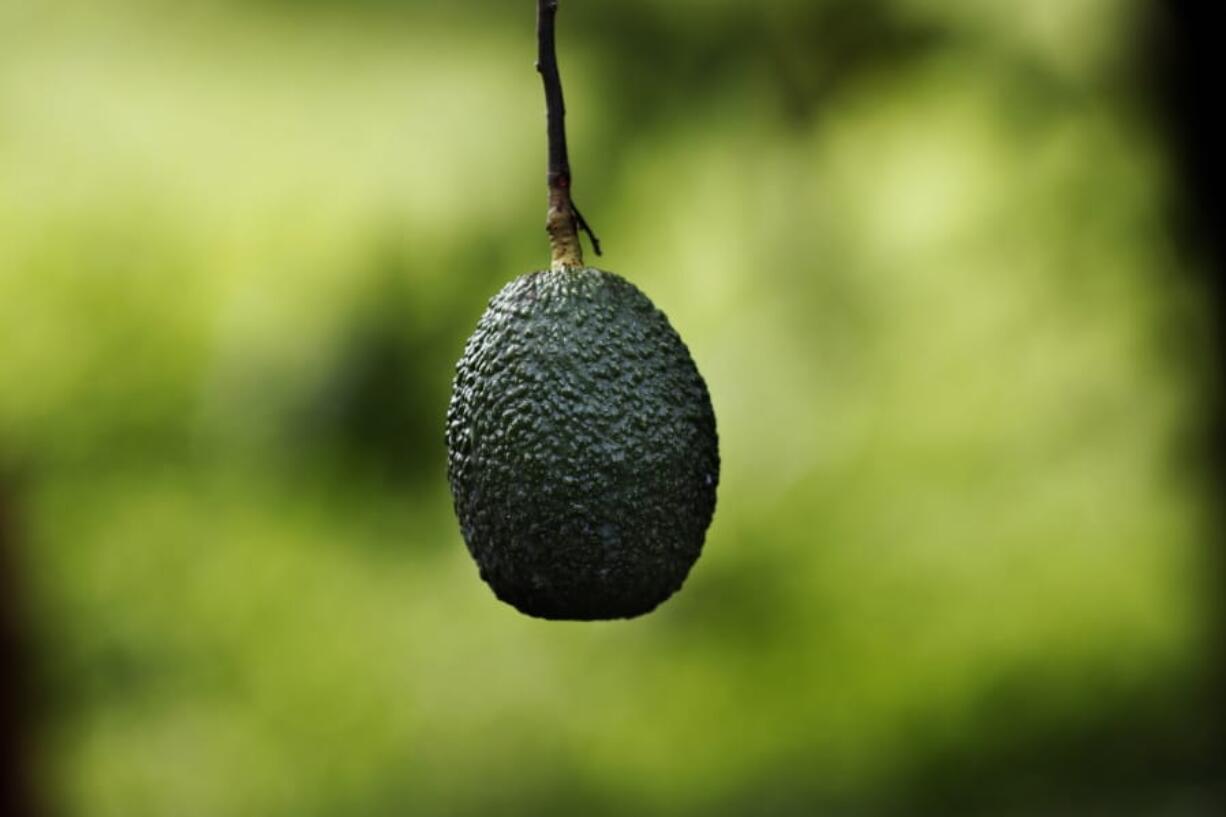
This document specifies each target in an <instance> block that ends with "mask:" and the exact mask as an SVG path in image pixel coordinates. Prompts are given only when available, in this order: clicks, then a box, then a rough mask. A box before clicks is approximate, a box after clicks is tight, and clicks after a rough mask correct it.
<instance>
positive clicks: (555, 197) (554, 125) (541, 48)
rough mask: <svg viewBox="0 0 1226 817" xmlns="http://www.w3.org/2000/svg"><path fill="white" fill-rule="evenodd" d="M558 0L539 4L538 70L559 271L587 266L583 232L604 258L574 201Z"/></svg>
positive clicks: (552, 235) (551, 231)
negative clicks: (557, 30) (557, 22)
mask: <svg viewBox="0 0 1226 817" xmlns="http://www.w3.org/2000/svg"><path fill="white" fill-rule="evenodd" d="M557 13H558V0H537V3H536V39H537V60H536V70H537V71H538V72H539V73H540V75H541V82H542V84H544V86H545V121H546V125H547V131H548V134H549V171H548V174H547V176H546V180H547V182H548V184H549V211H548V215H547V217H546V223H545V229H546V230H547V231H548V233H549V244H550V248H551V250H552V257H553V266H554V267H555V268H566V267H581V266H583V246H582V244H581V243H580V241H579V230H583V231H584V232H585V233H587V234H588V237H589V238H590V239H591V241H592V249H593V250H595V252H596V254H597V255H600V240H599V239H597V238H596V234H595V233H594V232H592V229H591V227H589V226H588V223H587V221H586V220H585V219H584V218H583V216H582V215H580V214H579V210H578V209H577V208H576V207H575V204H574V202H573V201H572V200H571V195H570V190H571V176H570V157H569V155H568V154H567V149H566V103H565V101H564V100H563V98H562V77H561V75H560V74H559V73H558V55H557V47H556V45H555V39H556V38H555V35H554V29H555V25H554V21H555V19H556V17H557Z"/></svg>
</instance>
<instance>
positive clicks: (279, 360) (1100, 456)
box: [0, 0, 1219, 817]
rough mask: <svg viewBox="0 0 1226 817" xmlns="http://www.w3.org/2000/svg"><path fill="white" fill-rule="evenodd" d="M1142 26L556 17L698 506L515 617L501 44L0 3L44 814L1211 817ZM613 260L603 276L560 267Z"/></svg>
mask: <svg viewBox="0 0 1226 817" xmlns="http://www.w3.org/2000/svg"><path fill="white" fill-rule="evenodd" d="M1147 20H1148V18H1147V5H1146V4H1144V3H1141V2H1134V0H1028V2H1026V3H1009V2H974V1H973V0H945V2H937V1H936V0H872V2H864V1H863V0H862V1H861V2H853V0H770V1H769V2H761V3H747V2H731V0H706V1H705V2H700V1H699V0H671V2H667V3H665V2H648V0H620V2H617V3H612V2H597V0H563V3H562V11H561V15H560V17H559V38H560V42H559V51H560V60H561V63H562V71H563V78H564V81H565V85H566V92H567V97H568V107H569V113H570V117H569V127H570V134H571V155H572V162H573V165H574V170H575V177H576V196H577V200H578V202H579V203H580V205H581V206H582V207H583V209H584V211H585V215H587V216H588V217H589V219H590V220H591V221H592V223H593V224H594V226H595V227H596V228H597V231H598V232H599V233H600V235H601V236H602V238H603V239H604V240H605V247H606V255H605V258H604V259H601V265H602V266H607V267H608V268H610V269H613V270H615V271H618V272H620V273H622V274H623V275H625V276H627V277H628V278H630V279H631V280H632V281H634V282H635V283H637V284H638V285H639V286H640V287H641V288H643V289H644V290H645V291H646V292H647V293H648V294H649V295H650V296H651V297H652V299H653V300H654V301H655V302H656V303H657V305H658V306H660V307H661V308H662V309H664V310H665V312H667V314H668V315H669V316H670V318H671V320H672V322H673V324H674V326H675V327H677V329H678V330H679V331H680V333H681V334H682V336H683V337H684V338H685V340H686V341H687V343H688V344H689V346H690V348H691V351H692V353H693V355H694V357H695V359H696V361H697V363H698V365H699V367H700V369H701V370H702V372H703V373H704V375H705V376H706V378H707V381H708V384H709V386H710V390H711V394H712V398H713V401H714V405H715V408H716V414H717V416H718V420H719V427H720V434H721V443H722V446H721V448H722V454H723V460H724V471H723V479H722V483H721V486H720V496H719V507H718V509H717V512H716V517H715V521H714V524H713V525H712V528H711V530H710V535H709V537H708V541H707V547H706V551H705V553H704V555H703V557H702V559H701V560H700V561H699V563H698V565H697V566H696V568H695V570H694V572H693V573H692V574H691V577H690V579H689V581H688V583H687V585H686V587H685V589H684V590H683V591H682V592H681V593H680V594H679V595H678V596H677V597H675V598H674V599H673V600H672V601H670V602H669V603H668V604H666V605H665V606H664V607H662V608H661V609H660V610H658V611H657V612H656V613H654V614H652V615H650V616H647V617H645V618H642V619H638V620H634V621H630V622H616V623H601V624H565V623H549V622H542V621H536V620H532V619H529V618H525V617H523V616H521V615H519V614H517V613H516V612H515V611H514V610H512V609H511V608H509V607H506V606H503V605H501V604H499V603H498V602H497V601H496V600H495V599H494V598H493V596H492V595H491V593H490V592H489V591H488V590H487V589H486V587H485V586H484V585H483V584H482V583H481V582H480V581H479V579H478V577H477V572H476V569H475V567H474V566H473V564H472V563H471V561H470V559H469V557H468V554H467V552H466V551H465V549H464V545H463V542H462V540H461V539H460V536H459V532H458V529H457V525H456V523H455V522H454V519H453V517H452V511H451V504H450V497H449V495H448V493H447V486H446V479H445V452H444V448H443V443H442V424H443V416H444V413H445V410H446V404H447V400H448V393H449V386H450V379H451V376H452V373H453V367H454V363H455V360H456V359H457V358H458V356H459V354H460V352H461V350H462V347H463V342H464V339H465V338H466V336H467V335H468V333H469V332H470V331H471V330H472V328H473V327H474V326H475V323H476V320H477V317H478V316H479V314H480V313H481V311H482V309H483V308H484V306H485V303H486V301H487V300H488V298H489V297H490V296H492V295H493V293H494V292H496V291H497V289H498V288H499V287H501V286H502V284H503V283H505V282H506V281H508V280H509V279H510V278H512V277H514V276H516V275H518V274H521V273H523V272H527V271H529V270H532V269H536V268H540V267H541V266H542V265H544V264H545V263H546V262H547V245H546V241H545V236H544V232H543V224H544V202H545V188H544V157H545V140H544V117H543V113H544V105H543V100H542V95H541V88H540V84H539V80H538V77H537V76H536V74H535V73H534V71H533V70H532V63H533V60H534V58H535V40H534V4H533V3H531V2H528V0H519V2H515V3H511V2H506V1H505V0H498V1H497V2H496V1H495V0H453V2H449V3H425V2H415V1H413V0H399V1H398V0H382V2H377V1H376V0H367V1H366V2H340V0H314V1H313V2H305V1H303V2H290V0H283V1H282V2H276V1H275V0H265V1H264V2H239V0H234V1H233V2H222V1H221V0H215V1H209V0H196V1H195V2H169V0H166V1H164V2H163V1H158V0H109V1H108V2H102V1H101V0H91V1H90V2H85V1H84V0H81V1H80V2H70V1H69V0H0V461H2V462H3V463H4V466H3V468H4V469H5V471H6V473H8V474H10V475H11V476H10V478H9V480H10V482H9V485H10V487H9V489H8V490H9V491H10V492H11V495H12V498H11V501H10V505H11V508H12V510H11V515H12V516H13V517H14V518H15V519H16V520H17V522H16V523H14V530H16V531H17V533H16V534H15V539H14V546H13V547H12V548H11V550H12V553H11V554H10V556H9V557H8V558H9V561H11V563H12V570H13V571H14V575H15V576H17V581H16V585H17V586H18V588H19V591H18V600H19V607H20V613H19V615H20V621H21V623H22V627H23V628H24V634H25V637H26V639H27V641H28V643H29V644H30V645H31V649H32V651H33V662H32V664H31V672H32V677H33V679H34V681H33V686H34V689H35V692H36V694H37V700H38V708H37V710H36V711H35V712H34V714H33V716H32V718H31V719H30V721H29V723H30V729H31V733H30V735H29V740H28V747H27V748H28V752H27V759H28V761H29V767H30V769H31V770H32V772H33V773H34V775H35V781H36V795H37V797H38V798H39V799H40V801H41V802H42V804H43V806H44V807H45V808H46V809H47V810H48V811H50V812H51V813H56V814H64V815H74V816H75V815H81V816H82V817H112V816H113V817H141V816H142V815H177V816H178V817H194V816H195V815H200V817H228V816H229V815H319V816H320V817H324V815H329V816H330V815H345V816H346V817H353V816H354V815H371V816H372V817H373V816H374V815H429V816H432V815H456V816H457V817H467V816H468V815H474V816H475V815H492V814H585V815H603V814H609V815H613V814H644V815H712V814H729V815H743V814H753V815H767V814H773V815H809V814H846V815H913V814H985V815H988V814H991V815H1000V814H1007V815H1061V814H1068V815H1074V814H1077V815H1080V814H1104V815H1107V814H1111V815H1131V814H1136V815H1142V814H1144V815H1159V814H1161V815H1210V814H1217V813H1219V812H1217V810H1216V809H1217V807H1218V806H1219V804H1218V803H1217V802H1216V801H1215V800H1214V797H1215V791H1214V789H1213V781H1212V779H1211V774H1210V772H1209V766H1208V765H1207V760H1206V758H1207V751H1208V748H1207V747H1208V734H1207V731H1208V727H1207V726H1206V720H1205V717H1204V712H1205V707H1206V705H1207V701H1208V696H1209V694H1210V689H1209V687H1208V685H1207V680H1206V679H1207V665H1208V663H1209V659H1210V657H1211V655H1212V652H1211V649H1210V647H1211V646H1212V645H1211V637H1212V633H1211V630H1210V628H1209V627H1208V623H1209V611H1210V609H1211V607H1212V606H1213V604H1214V602H1215V596H1216V591H1215V589H1214V588H1213V587H1212V586H1211V585H1210V584H1209V581H1208V572H1209V571H1208V569H1207V568H1208V564H1207V560H1208V556H1209V549H1208V542H1209V537H1210V535H1211V533H1212V532H1213V531H1212V519H1211V518H1210V516H1209V510H1210V508H1211V505H1212V503H1213V502H1214V501H1216V498H1217V497H1216V495H1215V494H1213V493H1212V486H1211V485H1210V484H1209V481H1208V479H1207V476H1206V473H1205V472H1204V471H1203V470H1202V469H1200V468H1199V467H1197V466H1196V464H1195V463H1196V462H1197V459H1196V457H1195V453H1196V452H1195V448H1196V440H1197V439H1198V436H1197V434H1198V431H1197V430H1198V429H1200V428H1202V427H1203V425H1204V423H1205V422H1206V419H1207V418H1206V416H1205V412H1206V409H1205V408H1204V407H1205V405H1206V395H1207V389H1208V388H1209V381H1210V379H1211V378H1210V374H1211V372H1212V370H1213V366H1214V364H1213V361H1212V357H1211V355H1210V351H1209V346H1208V342H1207V340H1206V338H1208V336H1209V329H1210V320H1209V314H1208V308H1207V302H1206V298H1205V296H1204V293H1203V292H1201V291H1200V290H1198V288H1197V287H1198V285H1197V279H1196V278H1195V277H1194V276H1192V275H1189V274H1188V273H1189V272H1193V271H1195V270H1194V268H1195V267H1196V266H1197V264H1198V263H1200V262H1198V261H1197V259H1195V258H1194V257H1190V256H1188V255H1187V253H1185V252H1183V251H1181V249H1180V246H1179V243H1178V242H1177V241H1176V239H1175V237H1174V236H1173V235H1172V234H1171V227H1170V220H1169V218H1168V215H1169V209H1170V206H1171V203H1172V201H1174V200H1175V199H1176V198H1177V196H1178V195H1179V190H1178V186H1177V184H1176V180H1175V177H1174V175H1173V171H1172V164H1173V160H1172V155H1171V153H1172V151H1171V149H1170V146H1169V144H1168V140H1167V139H1166V136H1165V128H1164V124H1163V122H1162V121H1161V119H1160V117H1158V116H1157V115H1156V114H1155V113H1154V111H1153V107H1152V104H1151V102H1152V100H1151V99H1150V98H1149V96H1147V90H1146V86H1145V82H1144V78H1145V76H1146V72H1147V71H1148V68H1147V65H1148V63H1147V62H1146V60H1147V55H1146V49H1145V42H1146V40H1145V33H1146V29H1147V25H1148V22H1147ZM591 260H594V259H591Z"/></svg>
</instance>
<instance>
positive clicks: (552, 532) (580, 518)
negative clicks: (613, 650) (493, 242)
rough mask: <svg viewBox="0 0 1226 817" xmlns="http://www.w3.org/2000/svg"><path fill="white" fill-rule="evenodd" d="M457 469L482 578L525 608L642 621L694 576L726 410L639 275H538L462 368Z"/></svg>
mask: <svg viewBox="0 0 1226 817" xmlns="http://www.w3.org/2000/svg"><path fill="white" fill-rule="evenodd" d="M447 444H448V450H449V460H448V466H449V467H448V471H449V477H450V482H451V490H452V495H453V496H454V498H455V506H456V512H457V514H458V516H459V519H460V525H461V529H462V531H463V534H464V539H465V541H466V542H467V543H468V548H469V550H470V552H471V553H472V555H473V558H474V559H475V560H476V562H477V564H478V566H479V567H480V571H481V577H482V578H483V579H484V580H485V581H486V582H487V583H488V584H489V585H490V587H491V588H492V589H493V591H494V593H495V594H496V595H497V596H498V598H500V599H502V600H503V601H505V602H507V603H508V604H512V605H514V606H515V607H516V608H518V609H519V610H520V611H521V612H524V613H527V614H529V615H533V616H539V617H542V618H553V619H611V618H629V617H632V616H637V615H641V614H643V613H646V612H649V611H651V610H653V609H655V607H656V606H657V605H659V604H660V603H661V602H662V601H664V600H665V599H667V598H668V597H669V596H671V595H672V594H673V593H674V592H676V591H677V590H678V589H679V588H680V587H681V584H682V582H684V581H685V577H686V575H687V574H688V573H689V570H690V567H691V566H692V565H693V564H694V561H695V560H696V559H697V558H698V556H699V554H700V553H701V551H702V544H703V538H704V536H705V534H706V530H707V526H708V525H709V524H710V522H711V517H712V514H713V513H714V510H715V492H716V485H717V483H718V481H719V450H718V440H717V437H716V430H715V414H714V412H713V410H712V408H711V400H710V397H709V396H708V393H707V387H706V384H705V383H704V382H703V379H702V377H701V375H699V373H698V369H697V368H696V367H695V365H694V362H693V360H692V359H691V357H690V354H689V351H688V350H687V349H686V347H685V344H684V343H683V342H682V341H681V338H680V337H679V336H678V335H677V333H676V332H675V331H674V330H673V328H672V327H671V326H670V325H669V323H668V319H667V318H666V317H665V316H664V314H663V313H662V312H660V311H659V310H658V309H656V308H655V307H654V306H653V305H652V304H651V302H650V301H649V300H648V299H647V297H646V296H645V295H643V293H642V292H640V291H639V290H638V289H637V288H636V287H635V286H634V285H633V284H631V283H629V282H628V281H626V280H625V279H624V278H621V277H620V276H618V275H615V274H613V273H610V272H604V271H602V270H597V269H592V268H583V269H577V270H569V269H567V270H548V271H544V272H534V273H531V274H529V275H525V276H522V277H520V278H517V279H516V280H514V281H512V282H511V283H510V284H508V285H507V286H506V287H505V288H504V289H503V290H502V291H501V292H500V293H499V294H498V295H497V296H496V297H495V298H494V299H493V300H492V301H491V302H490V305H489V308H488V309H487V310H486V312H485V315H484V316H483V317H482V318H481V321H480V323H479V324H478V326H477V330H476V331H475V332H474V333H473V335H472V337H471V338H470V339H469V341H468V344H467V347H466V348H465V351H464V356H463V358H461V360H460V362H459V365H458V367H457V376H456V380H455V389H454V394H453V396H452V400H451V408H450V410H449V412H448V418H447Z"/></svg>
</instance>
